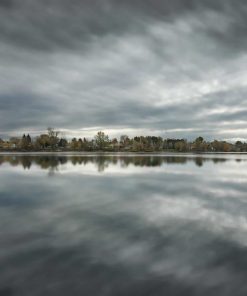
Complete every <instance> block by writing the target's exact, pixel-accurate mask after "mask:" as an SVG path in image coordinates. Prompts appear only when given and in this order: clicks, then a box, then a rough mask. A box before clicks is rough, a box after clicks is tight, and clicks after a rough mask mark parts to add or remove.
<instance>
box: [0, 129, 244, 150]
mask: <svg viewBox="0 0 247 296" xmlns="http://www.w3.org/2000/svg"><path fill="white" fill-rule="evenodd" d="M0 151H89V152H90V151H106V152H107V151H108V152H118V151H120V152H159V151H160V152H162V151H168V152H169V151H171V152H172V151H174V152H247V143H245V142H241V141H237V142H236V143H229V142H227V141H219V140H214V141H206V140H205V139H204V138H203V137H201V136H200V137H197V138H196V139H195V140H194V141H188V140H186V139H170V138H162V137H156V136H136V137H133V138H131V137H129V136H127V135H122V136H121V137H120V138H119V139H117V138H113V139H110V138H109V136H108V135H106V134H105V133H104V132H102V131H99V132H98V133H97V134H96V135H95V136H94V138H93V139H86V138H85V137H84V138H72V139H71V140H68V139H66V138H65V137H62V136H60V132H59V131H56V130H55V129H54V128H48V129H47V132H46V133H44V134H41V135H39V136H37V137H33V138H32V137H31V136H30V135H29V134H24V135H23V136H22V137H12V138H10V139H8V140H2V139H0Z"/></svg>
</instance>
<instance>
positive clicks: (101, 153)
mask: <svg viewBox="0 0 247 296" xmlns="http://www.w3.org/2000/svg"><path fill="white" fill-rule="evenodd" d="M1 155H20V156H21V155H27V156H28V155H30V156H32V155H33V156H42V155H47V156H49V155H50V156H55V155H64V156H200V155H247V152H177V151H157V152H124V151H115V152H107V151H92V152H90V151H0V156H1Z"/></svg>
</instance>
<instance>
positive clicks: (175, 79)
mask: <svg viewBox="0 0 247 296" xmlns="http://www.w3.org/2000/svg"><path fill="white" fill-rule="evenodd" d="M246 34H247V1H246V0H208V1H207V0H205V1H203V0H172V1H171V0H124V1H120V0H98V1H97V0H69V1H68V0H0V137H4V138H5V137H7V136H12V135H19V134H22V133H23V132H31V134H33V135H35V134H37V133H39V132H42V131H44V130H45V129H46V128H47V127H48V126H52V127H55V128H57V129H60V130H63V131H64V134H65V135H66V136H67V137H71V136H82V137H83V136H86V137H89V136H92V135H94V134H95V132H96V131H97V130H104V131H106V132H107V133H109V134H110V136H115V135H121V134H126V133H127V134H129V135H131V136H132V135H135V134H154V135H161V136H165V137H183V138H189V139H193V138H194V137H196V136H198V135H202V136H203V137H205V138H207V139H213V138H221V139H231V140H236V139H246V138H247V100H246V99H247V96H246V95H247V67H246V66H247V51H246V50H247V38H246V36H247V35H246Z"/></svg>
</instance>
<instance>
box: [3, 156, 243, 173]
mask: <svg viewBox="0 0 247 296" xmlns="http://www.w3.org/2000/svg"><path fill="white" fill-rule="evenodd" d="M227 160H229V159H228V158H226V157H224V156H217V157H205V156H186V155H179V156H172V155H171V156H162V155H155V156H148V155H143V156H142V155H134V156H126V155H124V156H119V155H115V156H113V155H109V156H107V155H94V156H90V155H86V156H85V155H84V156H80V155H75V156H66V155H38V156H34V155H0V166H1V164H4V163H8V164H10V165H11V166H19V165H21V166H22V167H23V168H24V169H30V168H31V167H32V165H38V166H39V167H40V168H42V169H51V170H58V169H59V166H61V165H64V164H66V163H71V164H73V165H83V166H86V165H87V164H90V163H93V164H96V165H97V167H98V171H99V172H103V171H104V170H105V169H106V168H107V167H108V166H109V164H112V165H117V164H119V165H120V166H121V167H128V166H129V165H130V164H132V165H134V166H139V167H157V166H162V165H164V164H186V163H187V162H194V163H195V164H196V165H197V166H198V167H202V166H203V164H204V163H205V162H213V163H214V164H217V163H222V162H225V161H227ZM242 160H244V159H236V161H239V162H241V161H242Z"/></svg>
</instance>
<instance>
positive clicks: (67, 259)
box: [0, 154, 247, 296]
mask: <svg viewBox="0 0 247 296" xmlns="http://www.w3.org/2000/svg"><path fill="white" fill-rule="evenodd" d="M0 241H1V244H0V296H3V295H4V296H9V295H16V296H18V295H24V296H29V295H30V296H36V295H40V296H41V295H42V296H43V295H46V296H50V295H52V296H56V295H59V296H63V295H73V296H77V295H86V296H92V295H100V296H122V295H126V296H127V295H128V296H131V295H133V296H160V295H166V296H167V295H168V296H170V295H172V296H173V295H175V296H177V295H183V296H193V295H196V296H198V295H199V296H200V295H205V296H206V295H207V296H208V295H210V296H212V295H213V296H214V295H215V296H216V295H217V296H221V295H222V296H223V295H224V296H228V295H229V296H232V295H235V296H238V295H239V296H241V295H244V296H246V295H247V283H246V278H247V155H220V154H219V155H182V154H181V155H172V154H171V155H126V156H124V155H75V154H71V155H64V154H63V155H57V154H56V155H13V154H6V155H3V154H2V155H0Z"/></svg>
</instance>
